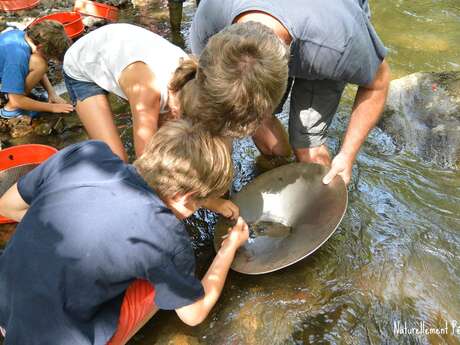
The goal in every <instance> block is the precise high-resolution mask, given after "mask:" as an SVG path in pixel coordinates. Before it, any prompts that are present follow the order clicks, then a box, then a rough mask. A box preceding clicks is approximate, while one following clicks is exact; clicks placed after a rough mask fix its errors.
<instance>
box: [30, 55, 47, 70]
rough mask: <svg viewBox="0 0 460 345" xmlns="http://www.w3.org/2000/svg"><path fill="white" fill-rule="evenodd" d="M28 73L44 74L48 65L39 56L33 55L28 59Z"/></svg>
mask: <svg viewBox="0 0 460 345" xmlns="http://www.w3.org/2000/svg"><path fill="white" fill-rule="evenodd" d="M29 71H30V72H32V71H34V72H37V73H43V74H45V73H46V72H48V63H47V62H46V60H45V59H44V58H43V57H42V56H41V55H39V54H38V53H33V54H32V55H31V56H30V59H29Z"/></svg>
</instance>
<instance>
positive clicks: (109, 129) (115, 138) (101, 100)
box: [76, 95, 128, 162]
mask: <svg viewBox="0 0 460 345" xmlns="http://www.w3.org/2000/svg"><path fill="white" fill-rule="evenodd" d="M76 110H77V114H78V116H79V117H80V120H81V122H82V123H83V125H84V126H85V129H86V131H87V132H88V135H89V137H90V138H92V139H97V140H102V141H104V142H106V143H107V145H109V146H110V148H111V149H112V151H113V152H114V153H115V154H116V155H118V156H119V157H120V158H121V159H123V160H124V161H125V162H126V161H128V156H127V154H126V151H125V148H124V147H123V144H122V142H121V139H120V135H119V134H118V130H117V127H116V126H115V123H114V122H113V114H112V109H111V108H110V104H109V101H108V99H107V96H106V95H94V96H91V97H88V98H85V99H84V100H83V101H80V100H78V101H77V105H76Z"/></svg>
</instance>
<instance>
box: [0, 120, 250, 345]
mask: <svg viewBox="0 0 460 345" xmlns="http://www.w3.org/2000/svg"><path fill="white" fill-rule="evenodd" d="M231 179H232V164H231V157H230V153H229V150H228V148H227V147H226V144H225V142H224V140H222V139H220V138H213V137H211V136H210V135H209V134H207V132H206V131H203V130H198V129H196V128H193V127H192V126H191V125H189V124H188V123H187V122H185V121H184V120H180V121H170V122H169V123H167V124H165V125H164V126H163V127H162V128H161V129H160V130H159V131H158V132H157V134H156V135H155V136H154V137H153V140H152V141H151V143H150V144H149V145H148V146H147V148H146V150H145V152H144V154H143V155H142V156H141V157H140V158H139V159H138V160H136V161H135V162H134V164H133V165H128V164H126V163H124V162H123V161H122V160H120V159H119V158H118V157H117V156H116V155H114V154H113V153H112V151H111V150H110V149H109V147H108V146H107V145H106V144H105V143H103V142H100V141H86V142H83V143H79V144H75V145H72V146H69V147H67V148H65V149H64V150H62V151H60V152H59V153H57V154H56V155H54V156H52V157H51V158H50V159H48V160H47V161H46V162H45V163H43V164H42V165H40V166H38V167H37V168H35V169H34V170H33V171H31V172H30V173H29V174H27V175H25V176H24V177H22V178H21V179H20V180H19V181H18V183H17V184H15V185H14V186H13V187H11V189H9V190H8V191H7V192H6V193H5V195H4V196H3V197H2V198H0V214H2V215H5V216H7V217H9V218H13V219H16V220H18V221H20V223H19V225H18V226H17V229H16V232H15V234H14V235H13V237H12V238H11V240H10V241H9V243H8V245H7V247H6V249H5V251H4V252H3V254H2V255H1V256H0V326H1V327H2V328H4V330H5V331H6V332H5V333H6V336H5V345H10V344H48V345H53V344H56V345H63V344H65V345H73V344H75V345H77V344H78V345H82V344H101V345H102V344H106V343H107V342H108V341H109V340H110V339H111V337H112V336H113V335H114V332H115V331H116V328H117V323H118V321H119V320H120V324H121V323H122V322H121V320H122V319H126V318H130V317H131V316H129V315H128V316H127V315H120V305H121V303H122V300H123V297H124V292H125V290H126V289H127V288H128V286H130V285H131V284H132V283H133V282H134V281H136V279H145V280H147V281H149V282H150V283H152V284H153V285H154V289H155V292H154V295H155V297H154V303H153V302H152V301H151V302H150V305H147V306H146V305H138V306H136V307H135V308H134V309H138V308H139V309H142V308H143V309H146V308H147V309H148V310H147V311H146V312H145V313H144V312H142V313H143V314H142V317H141V319H142V322H139V318H137V319H136V320H137V321H136V322H134V323H131V326H130V327H131V328H130V329H129V330H125V329H124V330H120V329H119V330H118V331H117V333H116V335H115V337H116V339H117V340H116V341H115V340H113V341H112V342H110V344H117V345H118V344H123V343H125V342H126V341H127V340H128V339H129V337H130V336H132V335H133V332H134V331H135V330H137V329H138V328H139V326H140V325H141V324H143V323H144V322H145V321H146V319H148V317H149V316H151V315H153V314H154V313H155V312H156V310H157V309H158V308H159V309H170V310H172V309H175V310H176V313H177V315H178V316H179V317H180V318H181V319H182V320H183V321H184V322H185V323H187V324H188V325H196V324H198V323H200V322H201V321H203V320H204V318H205V317H206V316H207V315H208V313H209V312H210V310H211V308H212V307H213V306H214V304H215V303H216V301H217V299H218V297H219V295H220V293H221V291H222V288H223V285H224V281H225V278H226V275H227V272H228V270H229V267H230V265H231V262H232V260H233V258H234V255H235V251H236V250H237V249H238V247H240V246H241V245H242V244H243V243H244V242H245V241H246V240H247V238H248V236H249V233H248V227H247V225H246V223H244V221H243V220H242V219H241V218H239V219H238V222H237V224H236V226H234V227H233V228H231V229H229V235H228V237H227V239H226V240H225V241H224V242H223V244H222V247H221V248H220V250H219V251H218V253H217V256H216V257H215V259H214V261H213V263H212V264H211V266H210V268H209V269H208V272H207V273H206V275H205V276H204V278H203V279H202V281H201V282H200V281H199V280H198V279H197V278H196V277H195V275H194V270H195V260H194V256H193V250H192V247H191V243H190V238H189V236H188V234H187V232H186V230H185V228H184V225H183V224H182V223H181V221H180V219H184V218H185V217H188V216H190V215H191V214H192V213H193V212H194V211H195V210H196V209H197V208H199V207H200V206H201V205H202V204H203V201H204V200H206V198H208V197H219V196H221V195H223V194H224V193H225V192H226V191H227V190H228V187H229V183H230V181H231ZM137 282H139V280H137V281H136V283H135V284H137ZM132 287H133V285H131V286H130V289H131V288H132ZM135 288H136V287H134V289H135ZM139 293H140V294H143V292H139ZM132 295H133V293H130V292H128V293H127V294H126V295H125V299H129V298H131V297H132ZM134 295H135V293H134ZM124 304H126V303H124ZM123 310H124V309H123ZM133 313H136V311H135V310H134V311H133ZM128 324H129V322H128ZM119 331H120V332H122V333H124V334H127V336H122V337H119ZM120 339H121V340H120Z"/></svg>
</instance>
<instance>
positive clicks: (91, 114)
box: [63, 24, 196, 161]
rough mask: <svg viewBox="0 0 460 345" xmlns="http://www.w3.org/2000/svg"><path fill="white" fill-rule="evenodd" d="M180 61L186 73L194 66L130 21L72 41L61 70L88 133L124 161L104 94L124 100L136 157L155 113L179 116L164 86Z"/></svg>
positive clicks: (152, 129)
mask: <svg viewBox="0 0 460 345" xmlns="http://www.w3.org/2000/svg"><path fill="white" fill-rule="evenodd" d="M180 65H181V66H183V68H182V70H183V69H186V70H188V69H190V74H192V73H194V72H195V70H196V69H195V68H192V69H191V68H190V66H192V65H193V66H194V62H193V61H190V59H189V58H188V56H187V54H186V53H185V52H184V51H183V50H182V49H180V48H179V47H176V46H174V45H173V44H171V43H169V42H168V41H167V40H165V39H164V38H162V37H160V36H158V35H157V34H154V33H153V32H151V31H148V30H146V29H143V28H141V27H138V26H135V25H131V24H111V25H105V26H103V27H101V28H99V29H96V30H94V31H92V32H90V33H88V34H87V35H85V36H84V37H82V38H81V39H79V40H78V41H77V42H75V43H74V44H73V45H72V47H70V49H69V50H68V51H67V52H66V54H65V57H64V66H63V69H64V80H65V83H66V86H67V89H68V91H69V95H70V98H71V100H72V102H73V104H74V105H75V106H76V110H77V114H78V116H79V117H80V120H81V121H82V123H83V125H84V126H85V128H86V130H87V132H88V135H89V136H90V137H91V138H92V139H98V140H102V141H104V142H106V143H107V144H108V145H109V146H110V148H111V149H112V151H113V152H114V153H116V154H117V155H118V156H119V157H121V158H122V159H123V160H125V161H127V159H128V157H127V155H126V152H125V149H124V147H123V144H122V142H121V140H120V137H119V134H118V130H117V127H116V126H115V124H114V123H113V114H112V110H111V108H110V104H109V102H108V100H107V96H106V95H107V93H109V92H110V93H114V94H116V95H118V96H120V97H122V98H124V99H126V100H127V101H128V102H129V104H130V107H131V113H132V116H133V137H134V149H135V151H136V156H137V157H139V156H140V155H141V154H142V152H143V151H144V148H145V146H146V144H147V143H148V142H149V141H150V139H151V138H152V136H153V134H154V133H155V132H156V130H157V128H158V126H159V121H160V115H161V117H162V119H163V118H165V117H166V118H171V117H178V114H177V106H176V97H175V93H173V92H171V90H170V89H169V87H168V85H169V83H170V82H171V80H172V79H173V77H174V75H175V70H176V69H177V68H178V67H179V66H180ZM182 70H181V69H180V70H179V71H178V73H179V74H181V71H182ZM184 78H185V79H184V80H183V81H182V82H181V83H182V84H184V83H185V82H186V80H187V78H192V76H191V75H189V73H186V75H184ZM96 109H97V111H96Z"/></svg>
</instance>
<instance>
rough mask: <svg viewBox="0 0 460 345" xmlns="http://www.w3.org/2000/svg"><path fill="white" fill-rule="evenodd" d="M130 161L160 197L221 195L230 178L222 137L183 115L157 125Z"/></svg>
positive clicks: (231, 171) (199, 197)
mask: <svg viewBox="0 0 460 345" xmlns="http://www.w3.org/2000/svg"><path fill="white" fill-rule="evenodd" d="M133 164H134V166H135V167H136V169H137V171H138V172H139V174H140V175H141V176H142V177H143V178H144V180H145V181H146V182H147V183H148V184H149V185H150V186H151V187H152V188H153V189H154V190H155V191H156V192H157V193H158V195H159V196H160V197H162V198H164V197H173V196H174V195H176V194H179V195H185V194H187V193H189V192H193V193H194V194H193V196H192V198H193V199H195V200H202V199H206V198H209V197H216V198H217V197H221V196H222V195H223V194H225V193H226V192H227V191H228V188H229V187H230V183H231V181H232V178H233V166H232V159H231V154H230V150H229V148H228V147H227V145H226V143H225V141H224V139H223V138H221V137H213V136H211V135H210V134H209V132H208V131H206V130H204V129H200V128H195V127H194V126H193V125H192V124H191V123H190V122H189V121H187V120H184V119H181V120H173V121H168V122H166V123H165V124H164V125H163V126H161V127H160V129H159V130H158V132H156V133H155V135H154V136H153V138H152V140H151V141H150V143H149V144H148V145H147V147H146V149H145V151H144V153H143V154H142V155H141V156H140V157H139V158H138V159H137V160H136V161H135V162H134V163H133Z"/></svg>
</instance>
